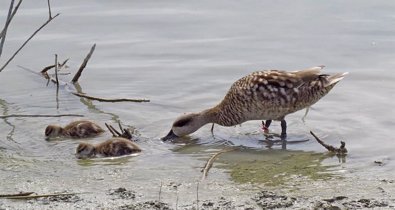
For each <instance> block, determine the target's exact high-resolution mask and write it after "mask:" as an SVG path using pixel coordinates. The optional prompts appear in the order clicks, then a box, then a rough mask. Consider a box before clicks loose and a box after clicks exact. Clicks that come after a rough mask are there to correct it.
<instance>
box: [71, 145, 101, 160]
mask: <svg viewBox="0 0 395 210" xmlns="http://www.w3.org/2000/svg"><path fill="white" fill-rule="evenodd" d="M95 155H96V148H95V146H93V145H92V144H87V143H81V144H79V145H78V147H77V149H76V152H75V157H77V158H78V159H86V158H91V157H94V156H95Z"/></svg>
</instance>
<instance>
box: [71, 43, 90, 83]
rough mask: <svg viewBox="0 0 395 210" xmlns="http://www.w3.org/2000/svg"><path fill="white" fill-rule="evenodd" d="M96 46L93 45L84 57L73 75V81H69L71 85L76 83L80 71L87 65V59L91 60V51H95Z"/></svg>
mask: <svg viewBox="0 0 395 210" xmlns="http://www.w3.org/2000/svg"><path fill="white" fill-rule="evenodd" d="M95 48H96V44H93V46H92V47H91V50H90V51H89V53H88V55H86V57H85V59H84V61H83V62H82V64H81V66H80V68H79V69H78V71H77V73H76V74H75V75H74V77H73V79H72V80H71V82H72V83H76V82H78V79H79V78H80V76H81V74H82V71H83V70H84V68H85V67H86V64H88V61H89V59H90V58H91V56H92V54H93V51H95Z"/></svg>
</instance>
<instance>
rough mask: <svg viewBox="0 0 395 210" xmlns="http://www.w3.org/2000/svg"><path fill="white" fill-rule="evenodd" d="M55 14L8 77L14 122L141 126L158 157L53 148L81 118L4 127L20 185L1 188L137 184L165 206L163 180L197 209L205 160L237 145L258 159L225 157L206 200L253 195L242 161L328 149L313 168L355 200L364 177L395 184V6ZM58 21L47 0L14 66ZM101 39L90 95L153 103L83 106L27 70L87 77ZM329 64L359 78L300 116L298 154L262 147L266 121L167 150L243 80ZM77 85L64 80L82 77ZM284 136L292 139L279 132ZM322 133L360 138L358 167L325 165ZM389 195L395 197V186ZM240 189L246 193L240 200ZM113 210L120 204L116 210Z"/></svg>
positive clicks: (177, 4) (295, 117)
mask: <svg viewBox="0 0 395 210" xmlns="http://www.w3.org/2000/svg"><path fill="white" fill-rule="evenodd" d="M52 6H53V13H57V12H59V13H61V15H60V16H59V17H57V18H56V19H55V20H53V22H52V23H50V24H49V25H48V26H47V27H46V28H44V29H43V31H41V32H40V33H39V34H38V35H37V36H36V37H35V38H34V39H33V40H32V41H31V42H30V43H29V44H28V45H27V46H26V48H25V49H24V50H23V51H22V52H21V53H20V54H19V55H18V56H17V57H16V59H15V60H14V61H13V62H11V64H10V65H9V66H8V67H7V68H6V69H5V70H4V71H3V72H1V73H0V112H1V114H3V115H7V114H63V113H73V114H83V115H85V117H84V118H86V119H91V120H94V121H97V122H99V123H100V124H101V125H103V126H104V123H105V122H110V123H116V121H117V120H121V121H122V123H123V124H124V125H128V126H134V127H136V128H137V129H138V130H139V132H140V134H141V136H140V142H139V145H140V146H141V147H142V149H143V150H144V152H143V153H142V154H141V155H140V156H137V157H127V158H121V159H116V160H102V161H100V160H99V161H92V162H81V161H78V160H76V159H75V157H74V150H75V148H76V146H77V144H78V143H79V142H80V141H76V140H70V139H66V140H62V141H51V142H48V141H45V140H44V128H45V127H46V126H47V125H48V124H52V123H57V124H63V125H64V124H66V123H68V122H69V121H70V120H73V119H74V118H67V117H64V118H9V119H6V120H1V121H2V122H0V134H1V136H0V164H1V167H0V177H2V180H6V181H3V182H2V184H1V191H3V192H16V191H21V190H24V191H36V192H40V193H48V192H53V191H61V190H68V191H77V192H94V193H96V195H97V196H99V197H100V196H103V197H104V198H106V197H105V196H106V194H105V193H104V192H103V189H110V188H117V187H120V186H125V187H127V188H133V189H135V190H136V191H139V192H141V194H143V195H144V196H143V197H142V198H141V199H156V198H157V192H158V190H159V186H160V185H161V182H163V183H165V185H166V184H169V183H182V187H179V188H178V190H179V192H182V193H183V196H182V197H180V203H191V202H190V200H191V197H193V196H195V190H194V189H195V187H196V183H197V182H198V181H200V179H201V173H200V169H201V167H202V166H203V165H204V163H205V160H207V159H208V157H209V156H210V155H211V154H212V153H213V152H215V151H217V150H219V149H221V148H222V147H225V146H229V145H234V146H243V148H244V149H243V150H242V151H241V152H240V151H239V152H234V153H229V154H226V155H224V156H223V161H222V162H221V161H219V162H218V165H219V166H221V167H220V168H218V167H215V168H214V169H212V171H210V175H209V177H208V180H206V181H205V182H204V183H206V184H204V183H203V184H202V186H201V191H200V193H201V196H202V199H203V198H211V197H213V196H214V197H215V196H220V195H222V196H237V195H242V194H243V193H245V194H248V193H249V192H250V191H248V190H244V191H243V190H240V189H243V187H242V186H243V185H242V184H239V182H237V180H234V179H233V178H232V176H231V174H232V167H226V166H231V165H232V164H231V163H232V160H234V159H232V158H235V157H237V159H238V160H243V159H245V160H251V159H256V160H259V159H263V160H264V161H271V160H273V159H276V157H278V158H279V159H281V158H282V157H283V156H284V155H285V154H288V153H289V152H291V153H293V152H295V153H296V154H295V155H297V154H299V153H300V154H310V153H314V154H317V153H318V154H321V155H317V158H316V159H314V160H312V161H313V162H314V161H319V164H320V165H321V166H322V169H324V168H326V167H327V166H330V170H331V172H332V173H335V174H341V176H342V177H343V178H344V177H346V180H348V181H349V185H350V186H351V187H350V188H347V189H344V190H345V191H346V192H349V193H350V194H351V195H352V192H353V191H354V190H355V189H353V188H352V186H354V187H355V188H357V185H355V182H357V181H356V180H358V182H361V183H363V184H364V185H366V186H368V187H367V188H366V189H370V188H371V189H374V188H375V187H376V185H375V183H376V182H378V181H380V180H382V179H393V177H394V175H395V174H394V169H395V164H394V162H393V159H394V158H395V155H394V153H393V151H394V149H395V144H394V143H393V141H394V140H395V139H394V137H393V136H394V135H393V130H392V129H393V128H394V125H395V123H394V116H395V113H394V108H393V107H395V102H394V100H393V99H392V97H393V96H394V93H395V85H394V82H393V81H394V79H395V73H394V71H393V69H394V67H395V61H394V57H395V51H394V49H395V28H394V27H393V26H394V23H395V16H394V14H393V11H394V9H395V3H393V2H390V1H374V2H371V1H347V2H343V1H335V2H333V1H331V2H318V1H302V2H300V1H299V2H294V1H276V2H272V1H249V2H239V1H214V2H213V1H197V2H185V1H176V0H172V1H165V2H158V1H116V2H113V1H111V2H110V1H93V0H91V1H84V2H81V1H75V0H73V1H56V2H53V3H52ZM7 10H8V3H7V2H6V1H2V2H1V3H0V19H1V21H2V22H0V25H2V24H3V22H4V20H5V18H6V14H7ZM47 15H48V14H47V7H46V2H45V1H42V2H38V1H26V2H23V4H22V6H21V9H20V11H19V12H18V13H17V15H16V17H15V19H14V20H13V22H12V25H11V27H10V29H9V31H8V34H7V40H6V44H5V49H4V52H3V56H2V58H1V61H2V62H4V60H5V59H6V58H8V57H9V56H10V55H11V53H12V52H13V51H15V49H17V47H18V46H19V45H20V44H21V43H22V42H23V41H24V40H25V39H26V38H27V37H28V36H29V35H30V33H32V32H33V31H34V30H35V29H36V28H37V27H38V26H39V25H40V24H41V23H42V22H44V21H45V20H46V18H47ZM94 43H96V44H97V48H96V51H95V52H94V54H93V56H92V59H91V60H90V61H89V64H88V67H87V68H86V70H85V71H84V72H83V75H82V77H81V79H80V82H79V85H80V86H81V88H82V91H83V92H85V93H87V94H89V95H93V96H100V97H105V98H117V97H119V98H124V97H129V98H148V99H150V100H151V102H150V103H101V102H96V101H89V100H83V99H80V98H78V97H76V96H74V95H72V94H70V90H73V88H74V87H61V88H60V90H59V95H58V101H57V100H56V88H55V87H54V86H53V85H52V84H49V85H48V86H46V81H45V80H43V79H42V78H40V77H38V76H37V75H35V74H32V73H30V72H28V71H24V70H23V69H22V68H20V67H18V65H20V66H23V67H26V68H29V69H31V70H33V71H36V72H38V71H40V70H41V69H42V68H43V67H44V66H47V65H50V64H52V63H53V62H54V54H55V53H56V54H58V55H59V58H60V60H64V59H66V58H70V61H69V63H68V64H69V66H70V68H69V69H68V70H67V71H70V72H72V73H74V72H75V71H76V69H78V67H79V65H80V63H81V62H82V60H83V58H84V57H85V55H86V54H87V53H88V51H89V48H90V47H91V45H93V44H94ZM322 64H324V65H326V66H327V67H326V68H325V69H324V71H325V72H329V73H330V72H345V71H347V72H350V74H349V75H348V76H347V77H346V78H345V79H344V80H343V81H341V82H340V83H339V84H338V85H336V87H335V88H334V89H333V90H332V91H331V92H330V93H329V94H328V95H327V96H325V98H323V99H322V100H321V101H319V102H318V103H317V104H315V105H314V106H313V107H312V108H311V109H310V111H309V114H308V116H307V118H306V121H305V122H303V121H302V119H301V118H302V117H303V115H304V111H300V112H298V113H295V114H292V115H289V116H288V117H287V121H288V125H289V131H288V133H289V137H290V138H291V139H295V140H298V139H306V138H309V139H311V140H310V141H308V142H305V143H299V144H290V145H287V148H286V150H283V149H282V147H281V146H279V145H275V146H273V147H271V148H268V147H267V145H266V144H264V143H263V142H262V140H263V139H264V137H263V135H262V133H261V132H260V131H259V128H260V122H259V121H253V122H248V123H244V124H243V125H242V126H241V127H240V126H236V127H230V128H222V127H219V126H216V128H215V136H214V137H213V136H212V135H211V133H210V126H209V125H207V126H205V127H203V128H202V129H200V130H199V131H198V132H195V133H194V134H193V135H191V137H190V139H189V141H185V142H186V143H185V142H184V143H185V144H186V145H185V144H176V145H175V144H170V143H163V142H161V141H160V140H159V138H160V137H162V136H163V135H165V134H166V133H167V132H168V130H169V129H170V126H171V123H172V122H173V120H174V119H175V118H176V117H177V116H179V115H180V114H182V113H185V112H196V111H200V110H202V109H205V108H208V107H210V106H214V105H216V104H217V103H218V102H219V101H220V100H221V99H222V98H223V96H224V95H225V93H226V92H227V90H228V88H229V87H230V85H231V84H232V83H233V82H234V81H236V80H237V79H239V78H240V77H242V76H244V75H246V74H248V73H250V72H253V71H255V70H262V69H284V70H296V69H303V68H307V67H312V66H316V65H322ZM71 77H72V76H62V77H61V79H62V80H65V81H70V79H71ZM271 128H272V131H273V132H280V126H279V123H276V122H275V123H273V124H272V127H271ZM309 130H314V131H315V132H316V133H317V134H319V135H320V136H323V137H325V138H324V140H325V141H326V142H327V143H329V144H332V145H336V146H337V145H339V141H340V140H344V141H346V143H347V148H348V149H349V151H350V154H349V155H348V156H347V157H346V161H345V162H340V163H339V159H338V158H336V157H326V158H323V159H322V157H323V156H325V154H324V153H325V150H324V148H322V147H321V146H320V145H319V144H317V143H316V142H315V141H314V140H313V139H312V138H311V137H310V136H309V134H308V131H309ZM108 137H110V135H109V134H105V135H103V136H100V137H98V138H95V139H89V140H86V141H89V142H100V141H103V140H104V139H106V138H108ZM273 151H274V152H273ZM257 153H262V157H259V156H257ZM268 154H270V155H268ZM233 156H235V157H233ZM269 157H270V158H269ZM374 161H382V162H383V163H384V165H383V166H379V165H377V164H375V163H374ZM262 167H264V166H262ZM320 170H321V168H320ZM325 171H326V170H324V171H323V172H325ZM317 183H319V182H317ZM368 183H371V184H370V185H369V184H368ZM301 185H302V186H304V187H300V188H301V189H302V190H301V191H308V192H312V191H309V190H308V189H309V188H308V186H309V185H308V184H306V185H303V183H302V184H301ZM169 186H170V184H169ZM253 186H260V184H259V183H257V184H256V185H253ZM288 187H290V188H292V186H291V185H288ZM331 187H333V186H330V185H329V184H328V185H325V183H324V184H323V185H320V186H319V187H317V186H316V188H317V191H318V192H316V191H314V193H316V195H322V196H324V195H331V193H333V191H331V190H328V189H329V188H331ZM338 187H339V189H341V187H340V186H338ZM369 187H370V188H369ZM249 188H250V189H252V190H253V189H254V188H253V187H251V186H250V187H249ZM335 188H336V187H335ZM385 188H386V190H388V191H391V190H392V191H393V190H394V186H393V185H388V186H385ZM170 189H172V188H170ZM213 189H214V190H215V191H216V192H220V193H219V194H220V195H218V193H215V192H214V191H212V190H213ZM229 189H232V190H229ZM235 189H238V190H240V191H238V193H231V192H235V191H234V190H235ZM306 189H307V190H306ZM371 192H374V191H373V190H372V191H371ZM176 194H177V193H176V192H175V191H174V190H173V191H172V190H168V191H166V190H165V189H164V192H163V195H162V196H163V199H164V200H166V199H167V200H168V201H169V202H174V200H175V197H176ZM86 196H87V197H88V198H91V199H92V200H94V199H95V197H94V196H93V195H86ZM89 196H90V197H89ZM2 202H3V201H2ZM4 202H5V201H4ZM7 205H10V204H7ZM11 205H16V206H17V205H22V204H20V203H11ZM90 205H93V204H86V206H90ZM112 205H114V204H113V203H111V201H108V202H106V203H103V204H102V206H112ZM19 207H20V206H19Z"/></svg>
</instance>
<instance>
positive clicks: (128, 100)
mask: <svg viewBox="0 0 395 210" xmlns="http://www.w3.org/2000/svg"><path fill="white" fill-rule="evenodd" d="M72 94H74V95H76V96H79V97H82V98H86V99H90V100H95V101H100V102H112V103H114V102H150V100H148V99H130V98H115V99H105V98H98V97H93V96H88V95H85V94H81V93H72Z"/></svg>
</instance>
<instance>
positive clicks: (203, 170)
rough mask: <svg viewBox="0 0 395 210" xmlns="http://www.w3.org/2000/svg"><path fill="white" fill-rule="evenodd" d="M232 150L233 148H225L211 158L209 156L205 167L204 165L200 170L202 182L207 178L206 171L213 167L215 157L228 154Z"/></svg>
mask: <svg viewBox="0 0 395 210" xmlns="http://www.w3.org/2000/svg"><path fill="white" fill-rule="evenodd" d="M233 150H235V148H226V149H223V150H221V151H219V152H217V153H215V154H214V155H213V156H211V157H210V159H208V161H207V163H206V165H204V168H203V169H202V170H201V172H203V176H202V180H204V179H205V178H206V177H207V174H208V171H209V170H210V168H211V167H212V166H213V163H214V161H215V159H217V157H218V156H219V155H220V154H222V153H225V152H230V151H233Z"/></svg>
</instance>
